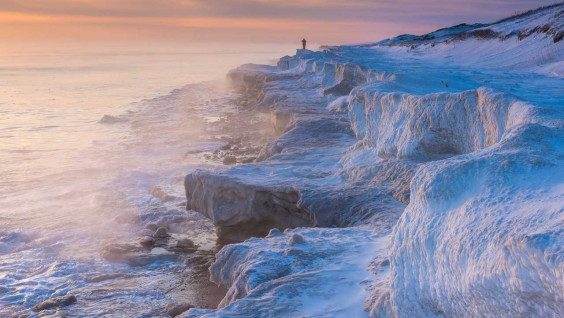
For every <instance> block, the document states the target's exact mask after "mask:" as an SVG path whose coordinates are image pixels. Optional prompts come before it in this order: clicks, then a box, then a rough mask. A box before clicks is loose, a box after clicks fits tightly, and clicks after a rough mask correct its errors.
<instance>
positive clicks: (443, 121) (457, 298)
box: [185, 4, 564, 317]
mask: <svg viewBox="0 0 564 318" xmlns="http://www.w3.org/2000/svg"><path fill="white" fill-rule="evenodd" d="M563 19H564V4H559V5H555V6H551V7H548V8H544V9H540V10H537V11H533V12H530V13H527V14H525V15H521V16H518V17H515V18H511V19H506V20H502V21H500V22H498V23H495V24H489V25H471V26H468V25H463V26H457V27H453V28H449V29H443V30H439V31H437V32H435V33H432V36H433V39H435V40H434V42H430V41H429V38H430V37H427V38H425V37H424V36H422V37H415V36H402V37H398V38H396V39H392V40H386V41H383V42H380V43H377V44H370V45H360V46H343V47H328V48H324V50H323V51H320V52H311V51H307V50H298V52H297V54H296V55H295V56H292V57H290V56H288V57H283V58H282V59H281V60H280V61H279V63H278V65H277V67H272V66H257V65H245V66H242V67H240V68H238V69H236V70H233V71H232V72H231V73H230V74H229V78H230V79H231V81H232V82H233V84H234V86H235V87H237V88H238V89H239V90H241V91H243V92H245V93H246V94H247V95H248V96H249V98H253V99H255V100H256V103H255V104H256V106H254V107H255V108H256V109H257V110H258V111H264V112H268V113H270V114H271V115H272V118H273V121H272V122H273V125H277V127H278V128H279V131H280V133H281V135H280V137H279V138H277V139H276V140H274V141H273V142H271V143H269V144H268V145H266V146H265V147H264V149H263V150H262V152H261V155H260V156H259V158H258V160H257V162H256V163H253V164H248V165H240V166H236V167H234V168H231V169H229V170H225V171H219V172H210V171H197V172H195V173H193V174H191V175H189V176H187V177H186V182H185V185H186V194H187V198H188V207H189V208H192V209H194V210H197V211H199V212H201V213H203V214H204V215H207V216H208V217H209V218H210V219H212V220H213V221H214V224H216V226H217V227H218V229H219V234H222V233H223V234H225V235H226V236H233V235H234V234H236V235H238V236H239V238H240V239H242V238H245V237H249V236H253V235H266V233H268V231H269V230H270V229H272V228H279V229H287V228H296V227H299V228H296V229H293V230H287V232H286V233H284V234H282V233H280V232H279V231H271V233H270V234H269V235H268V236H267V237H266V238H253V239H250V240H247V241H245V242H242V243H239V244H234V245H229V246H226V247H225V248H224V249H223V250H222V251H221V252H220V253H219V254H218V255H217V261H216V263H215V264H214V265H213V266H212V267H211V269H210V271H211V274H212V280H214V281H215V282H216V283H218V284H221V285H225V286H227V287H229V292H228V294H227V295H226V297H225V298H224V299H223V302H222V304H221V306H220V308H219V309H218V310H212V311H202V310H198V309H192V310H191V311H190V312H189V314H187V315H188V316H190V317H197V316H202V315H203V316H205V317H220V316H253V317H254V316H257V317H263V316H264V317H267V316H268V317H272V316H299V317H318V316H323V317H343V316H354V317H356V316H371V317H524V316H527V317H562V316H564V181H563V180H564V120H563V119H564V111H563V109H564V91H563V87H564V82H563V80H562V78H561V75H560V74H561V64H562V60H563V58H564V55H563V52H564V47H563V45H564V44H563V43H564V41H556V40H555V36H556V35H557V34H558V32H562V24H563V23H562V22H563ZM546 25H550V27H549V28H548V29H547V28H546ZM537 27H538V28H537ZM485 29H488V30H492V32H494V33H495V36H484V34H489V33H488V32H483V30H485ZM545 29H546V30H545ZM476 30H482V31H480V32H478V33H472V34H469V33H467V32H469V31H476ZM543 30H545V31H543ZM525 33H527V34H529V35H527V36H524V34H525ZM476 34H479V35H480V34H481V35H482V36H481V37H477V36H476ZM531 47H532V48H534V49H531ZM539 57H542V58H539ZM311 226H316V227H318V228H304V227H311ZM319 227H347V228H319ZM294 234H295V235H301V236H303V238H304V240H305V242H306V243H302V244H294V245H289V241H288V240H289V239H290V236H291V235H294ZM298 241H299V240H298ZM302 245H303V246H302ZM347 295H354V297H351V299H353V300H354V301H353V300H351V301H350V302H349V298H347ZM360 299H362V301H360ZM353 308H355V309H354V310H353ZM259 313H260V314H259ZM321 313H322V314H321Z"/></svg>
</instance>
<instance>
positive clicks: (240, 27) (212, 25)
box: [0, 0, 557, 44]
mask: <svg viewBox="0 0 564 318" xmlns="http://www.w3.org/2000/svg"><path fill="white" fill-rule="evenodd" d="M555 2H557V1H555V0H462V1H461V0H0V41H6V42H8V41H36V40H37V41H56V40H70V41H100V40H115V41H124V40H127V41H147V40H148V41H170V42H244V43H246V42H256V43H293V42H299V41H300V40H301V39H302V37H306V38H307V39H308V40H309V41H310V43H317V44H346V43H361V42H372V41H377V40H382V39H385V38H388V37H393V36H396V35H399V34H404V33H410V34H423V33H427V32H430V31H433V30H435V29H437V28H441V27H446V26H451V25H455V24H459V23H474V22H493V21H496V20H498V19H500V18H503V17H506V16H508V15H512V14H515V13H519V12H523V11H526V10H529V9H533V8H536V7H539V6H544V5H548V4H552V3H555ZM0 43H1V42H0Z"/></svg>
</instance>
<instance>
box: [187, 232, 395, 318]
mask: <svg viewBox="0 0 564 318" xmlns="http://www.w3.org/2000/svg"><path fill="white" fill-rule="evenodd" d="M296 235H299V236H302V237H303V238H304V240H305V241H306V243H302V244H295V245H291V244H290V242H289V241H290V240H291V239H292V237H293V236H296ZM386 240H387V236H381V235H380V236H379V235H375V234H373V233H372V231H371V230H370V229H367V228H349V229H313V228H312V229H296V230H290V231H287V232H286V233H284V234H282V235H277V236H273V237H269V238H266V239H256V238H255V239H250V240H247V241H245V242H244V243H240V244H232V245H228V246H226V247H225V248H223V249H222V250H221V252H219V254H218V255H217V261H216V262H215V263H214V264H213V265H212V267H211V268H210V272H211V277H212V280H213V281H214V282H216V283H218V284H221V285H225V286H230V288H229V291H228V292H227V295H226V296H225V298H224V299H223V300H222V302H221V304H220V305H219V308H220V309H218V310H197V309H192V310H190V311H189V312H188V313H187V314H185V315H183V316H182V317H210V318H211V317H235V316H236V317H258V316H260V317H368V313H367V312H366V311H364V301H365V299H366V298H367V297H368V296H369V291H368V288H370V287H371V286H372V283H373V282H374V281H376V280H378V277H379V276H381V275H382V270H385V268H384V267H385V266H384V267H381V266H380V267H378V269H373V270H372V269H371V264H372V261H373V260H374V259H375V258H377V259H378V260H379V262H380V264H382V263H384V262H383V261H384V260H385V257H386V256H385V250H386V248H385V247H386ZM381 268H382V269H381ZM259 313H260V314H259Z"/></svg>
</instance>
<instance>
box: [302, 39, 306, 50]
mask: <svg viewBox="0 0 564 318" xmlns="http://www.w3.org/2000/svg"><path fill="white" fill-rule="evenodd" d="M306 42H307V41H306V39H303V40H302V46H303V47H304V50H305V49H306Z"/></svg>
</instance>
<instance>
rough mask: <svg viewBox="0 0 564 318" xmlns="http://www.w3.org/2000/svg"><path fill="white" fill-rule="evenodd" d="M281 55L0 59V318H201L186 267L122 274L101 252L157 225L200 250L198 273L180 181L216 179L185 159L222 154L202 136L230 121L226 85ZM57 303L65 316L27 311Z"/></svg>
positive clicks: (205, 245)
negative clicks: (175, 308) (189, 306)
mask: <svg viewBox="0 0 564 318" xmlns="http://www.w3.org/2000/svg"><path fill="white" fill-rule="evenodd" d="M291 52H292V49H291V48H289V47H275V46H251V47H243V46H239V47H238V46H221V45H206V46H204V45H201V46H195V47H182V46H176V47H174V48H167V49H162V48H161V49H147V48H135V49H130V48H127V47H125V48H123V47H122V48H119V49H118V48H115V47H108V46H103V45H101V46H96V47H92V48H89V49H85V48H80V49H76V48H69V47H58V48H56V49H44V48H43V49H41V48H39V49H38V48H33V49H29V48H28V49H14V50H12V51H10V52H2V53H0V159H1V164H0V176H2V178H0V317H4V316H9V315H10V314H11V313H13V312H22V313H25V314H31V315H32V316H33V315H39V316H42V315H49V314H56V315H70V316H80V317H84V316H104V315H105V316H128V317H131V316H159V315H161V314H162V307H163V306H164V305H165V304H167V303H170V302H172V301H183V300H188V301H190V302H194V303H195V304H196V305H199V306H213V304H214V302H215V301H217V300H216V299H214V297H212V296H210V297H206V296H205V295H206V293H209V294H211V295H213V294H214V291H213V290H212V289H213V288H212V289H209V286H203V287H201V288H208V289H206V290H205V291H204V292H202V289H201V288H200V287H198V286H196V285H197V284H196V283H195V282H194V278H193V277H192V278H187V277H191V276H190V275H189V271H190V269H191V265H190V264H191V260H190V257H191V256H190V257H188V256H182V257H179V256H178V255H169V253H168V252H167V251H164V250H163V249H160V250H157V249H155V250H153V251H151V253H152V254H151V255H148V256H147V255H145V257H146V259H148V261H147V262H145V263H144V264H143V266H130V265H127V264H124V263H120V262H109V261H107V260H105V259H104V258H103V257H101V253H102V251H103V250H104V249H107V248H108V246H112V245H115V244H118V243H123V242H135V241H136V240H139V238H140V237H143V235H147V234H151V230H149V228H152V229H154V228H155V227H158V226H166V227H168V228H169V229H170V230H171V232H173V237H174V239H182V238H185V237H187V238H190V239H192V240H193V241H195V243H196V244H198V245H199V246H200V251H199V253H200V256H201V257H200V261H201V260H202V259H204V261H205V257H206V255H207V256H208V257H210V255H213V251H214V248H215V240H214V236H213V227H212V226H211V225H210V224H209V223H208V222H206V220H204V219H203V218H202V217H201V216H199V215H198V214H196V213H192V212H187V211H184V208H183V204H184V194H183V186H182V180H183V176H184V175H186V174H187V173H189V172H190V171H193V170H194V169H196V168H199V167H206V168H211V169H222V166H221V165H219V164H214V163H204V162H203V160H202V157H201V156H199V155H197V153H198V151H197V150H198V149H206V150H209V149H214V148H215V147H219V146H221V144H220V143H217V142H214V141H213V140H211V141H210V138H209V136H208V135H206V134H207V133H206V131H208V130H209V127H210V126H213V125H214V122H215V121H216V120H218V118H221V116H223V115H224V114H226V113H229V112H234V111H236V103H235V100H236V99H237V97H238V96H237V94H235V93H234V92H232V91H230V90H229V89H228V88H226V87H225V85H224V84H222V81H221V80H222V79H223V78H224V76H225V74H226V72H227V71H228V70H229V69H231V68H233V67H235V66H237V65H240V64H243V63H246V62H249V61H253V62H256V63H273V62H274V61H275V59H276V58H278V57H280V56H282V55H284V54H288V53H291ZM216 80H218V81H216ZM203 81H206V82H204V83H202V82H203ZM105 115H108V116H106V117H105V118H104V119H103V120H102V118H103V117H104V116H105ZM206 251H210V252H209V253H207V254H206ZM153 254H154V255H153ZM161 254H162V255H161ZM161 256H162V257H161ZM192 261H193V260H192ZM187 273H188V274H187ZM105 274H112V275H113V276H112V277H113V278H111V279H101V278H100V277H103V276H100V275H105ZM190 279H192V280H190ZM196 280H197V279H196ZM204 285H205V284H204ZM212 287H213V286H212ZM198 288H200V289H198ZM67 292H71V293H73V294H75V295H77V297H78V300H79V301H78V303H77V304H75V305H72V306H69V307H66V308H64V309H62V310H60V311H59V312H56V311H44V312H41V313H35V312H33V311H31V309H30V308H31V307H32V306H33V305H35V304H37V303H38V302H41V301H43V300H45V299H47V298H50V297H54V296H59V295H64V294H66V293H67ZM217 297H219V296H217V295H216V296H215V298H217Z"/></svg>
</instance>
